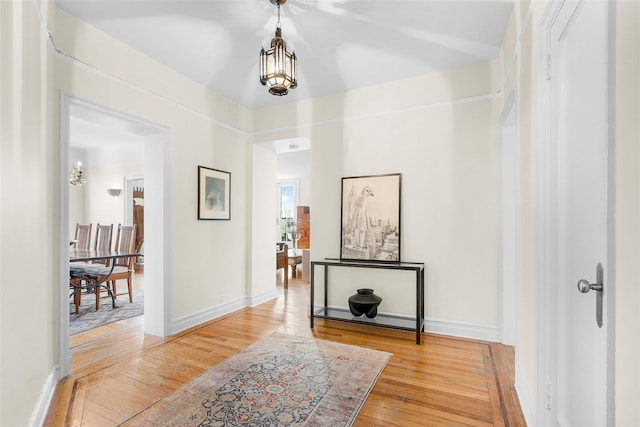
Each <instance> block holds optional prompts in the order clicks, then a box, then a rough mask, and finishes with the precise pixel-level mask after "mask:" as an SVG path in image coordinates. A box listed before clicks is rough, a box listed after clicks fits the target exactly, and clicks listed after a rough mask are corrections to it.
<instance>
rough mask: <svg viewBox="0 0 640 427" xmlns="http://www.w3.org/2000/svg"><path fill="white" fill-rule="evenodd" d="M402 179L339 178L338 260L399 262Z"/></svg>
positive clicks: (398, 175)
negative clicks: (340, 199)
mask: <svg viewBox="0 0 640 427" xmlns="http://www.w3.org/2000/svg"><path fill="white" fill-rule="evenodd" d="M401 177H402V176H401V174H399V173H396V174H388V175H371V176H354V177H348V178H342V215H341V217H342V221H341V229H342V230H341V231H342V232H341V239H340V259H342V260H347V261H355V260H357V261H372V262H400V190H401Z"/></svg>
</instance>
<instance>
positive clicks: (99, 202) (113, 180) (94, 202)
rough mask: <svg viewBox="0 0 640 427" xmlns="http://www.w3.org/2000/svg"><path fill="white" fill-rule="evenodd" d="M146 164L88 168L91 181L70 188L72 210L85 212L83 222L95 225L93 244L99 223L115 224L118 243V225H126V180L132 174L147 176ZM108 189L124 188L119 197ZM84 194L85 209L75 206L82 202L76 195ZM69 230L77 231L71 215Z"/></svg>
mask: <svg viewBox="0 0 640 427" xmlns="http://www.w3.org/2000/svg"><path fill="white" fill-rule="evenodd" d="M143 173H144V165H142V164H139V165H120V166H107V167H99V166H98V165H97V164H96V165H95V166H94V167H93V168H90V169H89V168H87V169H86V174H87V175H86V176H87V182H86V183H85V184H83V185H82V186H77V187H76V186H70V190H71V191H70V203H69V205H70V211H71V212H73V211H77V210H83V211H84V212H85V215H84V218H83V221H84V222H83V223H84V224H88V223H90V222H91V223H93V230H92V244H93V240H94V237H95V227H96V225H97V224H98V223H99V224H103V225H104V224H107V225H108V224H113V230H114V235H113V236H114V237H113V238H114V242H115V233H116V230H117V227H118V224H125V218H124V203H125V194H124V188H123V185H124V178H125V177H126V176H132V175H143ZM108 188H119V189H122V190H123V191H122V193H120V195H119V196H118V197H115V198H114V197H112V196H110V195H109V194H108V193H107V189H108ZM77 192H81V193H82V194H83V196H82V197H81V201H83V202H84V203H85V206H83V207H77V206H75V204H76V203H79V202H80V200H78V199H77V198H76V197H73V194H74V193H77ZM69 220H70V222H69V231H70V232H71V233H74V232H75V224H76V222H74V220H73V218H72V217H71V215H70V218H69Z"/></svg>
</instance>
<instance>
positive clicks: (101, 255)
mask: <svg viewBox="0 0 640 427" xmlns="http://www.w3.org/2000/svg"><path fill="white" fill-rule="evenodd" d="M134 256H142V254H141V253H140V252H121V251H113V250H108V251H103V250H95V249H77V248H69V261H72V262H74V261H98V260H101V259H114V258H128V257H134Z"/></svg>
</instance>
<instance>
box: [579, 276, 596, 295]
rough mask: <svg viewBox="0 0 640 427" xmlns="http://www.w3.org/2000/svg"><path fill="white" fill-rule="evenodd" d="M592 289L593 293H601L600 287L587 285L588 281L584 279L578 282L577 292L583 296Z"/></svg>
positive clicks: (593, 284)
mask: <svg viewBox="0 0 640 427" xmlns="http://www.w3.org/2000/svg"><path fill="white" fill-rule="evenodd" d="M592 289H593V290H594V291H602V285H600V284H598V283H589V281H588V280H585V279H581V280H578V290H579V291H580V292H582V293H583V294H586V293H587V292H589V291H590V290H592Z"/></svg>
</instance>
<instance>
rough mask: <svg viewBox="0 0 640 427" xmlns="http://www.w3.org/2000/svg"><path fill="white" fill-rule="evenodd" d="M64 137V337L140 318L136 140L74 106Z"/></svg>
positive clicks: (127, 129) (139, 142) (125, 128)
mask: <svg viewBox="0 0 640 427" xmlns="http://www.w3.org/2000/svg"><path fill="white" fill-rule="evenodd" d="M69 131H70V132H69V135H70V138H69V152H68V154H69V155H68V158H69V165H71V167H70V170H69V211H68V212H69V215H68V218H69V228H68V229H69V234H70V235H69V242H70V260H69V261H70V296H69V335H70V336H71V335H75V334H77V333H80V332H83V331H87V330H89V329H93V328H96V327H98V326H101V325H104V324H107V323H111V322H115V321H119V320H123V319H127V318H130V317H136V316H143V315H144V136H142V135H140V134H139V133H140V132H136V131H135V130H133V131H132V130H131V126H130V125H128V124H126V123H124V122H122V121H116V120H114V118H113V117H108V116H106V115H104V114H101V113H100V112H98V111H95V110H93V111H92V110H91V109H89V108H83V107H82V106H73V107H72V108H71V116H70V129H69ZM88 251H91V252H88ZM95 251H100V253H97V252H95ZM108 251H111V252H113V253H117V252H120V253H122V252H127V251H128V252H131V253H136V254H139V255H136V256H131V257H120V258H117V257H115V255H113V254H109V253H107V252H108ZM101 269H103V270H104V271H101ZM111 269H113V271H111ZM92 274H93V275H92ZM87 275H89V280H85V278H86V276H87ZM83 276H85V278H83ZM107 276H108V277H109V280H107V279H106V278H107ZM112 278H113V279H115V280H111V279H112ZM96 282H97V283H99V284H98V285H96Z"/></svg>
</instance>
